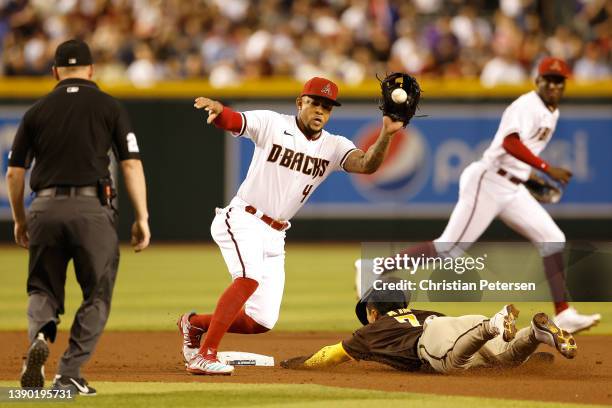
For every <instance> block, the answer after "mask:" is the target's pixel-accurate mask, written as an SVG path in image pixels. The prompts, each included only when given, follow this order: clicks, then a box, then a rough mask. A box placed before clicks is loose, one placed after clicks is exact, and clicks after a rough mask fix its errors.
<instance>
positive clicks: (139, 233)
mask: <svg viewBox="0 0 612 408" xmlns="http://www.w3.org/2000/svg"><path fill="white" fill-rule="evenodd" d="M150 240H151V230H150V229H149V223H148V222H147V221H146V220H136V221H134V224H132V240H131V244H132V247H133V248H134V251H136V252H140V251H142V250H143V249H145V248H146V247H148V246H149V241H150Z"/></svg>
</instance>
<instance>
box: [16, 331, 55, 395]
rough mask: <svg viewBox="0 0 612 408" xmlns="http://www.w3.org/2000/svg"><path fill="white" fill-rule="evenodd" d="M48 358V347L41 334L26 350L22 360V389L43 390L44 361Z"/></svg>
mask: <svg viewBox="0 0 612 408" xmlns="http://www.w3.org/2000/svg"><path fill="white" fill-rule="evenodd" d="M48 357H49V346H48V345H47V341H46V340H45V336H44V335H43V334H42V333H38V335H37V336H36V339H34V341H33V342H32V345H31V346H30V348H29V349H28V356H27V357H26V358H25V359H24V362H23V369H22V371H21V387H22V388H43V387H44V386H45V361H47V358H48Z"/></svg>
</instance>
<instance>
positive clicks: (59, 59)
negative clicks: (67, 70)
mask: <svg viewBox="0 0 612 408" xmlns="http://www.w3.org/2000/svg"><path fill="white" fill-rule="evenodd" d="M91 64H93V59H92V58H91V51H90V50H89V46H88V45H87V44H86V43H84V42H83V41H81V40H68V41H65V42H63V43H61V44H60V45H58V46H57V49H56V50H55V66H56V67H77V66H82V65H91Z"/></svg>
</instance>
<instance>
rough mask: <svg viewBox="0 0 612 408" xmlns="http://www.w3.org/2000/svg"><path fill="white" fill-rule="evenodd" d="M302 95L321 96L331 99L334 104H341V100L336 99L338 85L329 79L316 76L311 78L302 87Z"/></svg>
mask: <svg viewBox="0 0 612 408" xmlns="http://www.w3.org/2000/svg"><path fill="white" fill-rule="evenodd" d="M300 96H319V97H321V98H325V99H328V100H330V101H331V102H332V103H333V104H334V105H336V106H340V105H341V104H340V102H338V101H337V100H336V98H337V97H338V85H336V84H334V83H333V82H332V81H330V80H329V79H325V78H321V77H314V78H311V79H309V80H308V81H307V82H306V83H305V84H304V88H302V93H301V94H300Z"/></svg>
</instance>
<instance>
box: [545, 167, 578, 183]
mask: <svg viewBox="0 0 612 408" xmlns="http://www.w3.org/2000/svg"><path fill="white" fill-rule="evenodd" d="M546 173H547V174H548V175H549V176H550V177H552V178H554V179H555V180H557V181H560V182H561V183H563V184H567V183H568V182H569V181H570V179H571V178H572V172H571V171H569V170H567V169H564V168H562V167H554V166H550V167H548V170H546Z"/></svg>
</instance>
